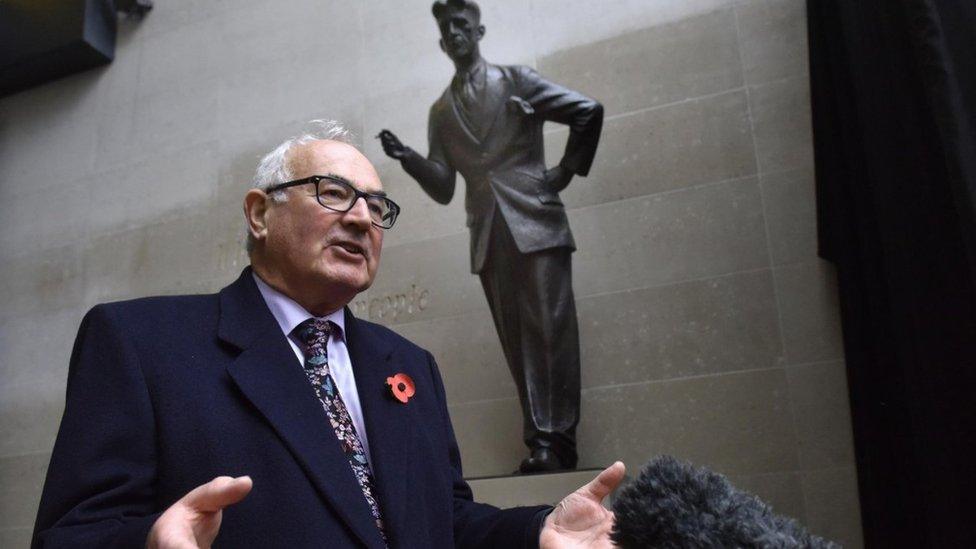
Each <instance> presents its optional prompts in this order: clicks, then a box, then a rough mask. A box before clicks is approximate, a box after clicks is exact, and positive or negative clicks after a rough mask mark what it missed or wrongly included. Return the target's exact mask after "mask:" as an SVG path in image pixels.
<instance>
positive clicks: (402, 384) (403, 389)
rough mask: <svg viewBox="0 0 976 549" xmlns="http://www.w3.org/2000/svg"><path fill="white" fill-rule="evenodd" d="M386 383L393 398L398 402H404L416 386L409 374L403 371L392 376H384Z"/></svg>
mask: <svg viewBox="0 0 976 549" xmlns="http://www.w3.org/2000/svg"><path fill="white" fill-rule="evenodd" d="M386 384H387V385H389V386H390V393H392V394H393V398H395V399H397V400H399V401H400V402H402V403H404V404H406V403H407V401H408V400H410V397H412V396H413V394H414V393H416V392H417V388H416V387H415V386H414V384H413V380H412V379H410V376H408V375H407V374H404V373H399V374H396V375H394V376H393V377H388V378H386Z"/></svg>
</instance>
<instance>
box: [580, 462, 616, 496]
mask: <svg viewBox="0 0 976 549" xmlns="http://www.w3.org/2000/svg"><path fill="white" fill-rule="evenodd" d="M626 472H627V468H626V467H625V466H624V463H623V462H622V461H615V462H614V463H613V465H611V466H610V467H607V468H606V469H604V470H603V471H601V472H600V474H599V475H597V476H596V478H595V479H593V480H591V481H590V482H589V483H587V484H586V485H585V486H583V487H582V488H580V490H579V491H581V492H583V493H584V494H586V495H588V496H589V497H591V498H593V499H595V500H596V501H598V502H601V501H603V498H605V497H607V496H608V495H609V494H610V492H613V491H614V489H616V488H617V486H619V485H620V481H622V480H623V479H624V473H626Z"/></svg>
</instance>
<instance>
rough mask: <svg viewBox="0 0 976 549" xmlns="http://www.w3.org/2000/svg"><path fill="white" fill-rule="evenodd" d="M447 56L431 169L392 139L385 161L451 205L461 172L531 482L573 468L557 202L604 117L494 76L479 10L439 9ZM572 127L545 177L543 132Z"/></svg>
mask: <svg viewBox="0 0 976 549" xmlns="http://www.w3.org/2000/svg"><path fill="white" fill-rule="evenodd" d="M433 13H434V18H435V19H436V20H437V25H438V27H439V28H440V33H441V40H440V46H441V49H442V50H443V51H444V52H445V53H446V54H447V56H448V57H450V58H451V61H452V62H453V63H454V66H455V68H456V72H455V75H454V79H453V80H452V81H451V84H450V86H448V87H447V89H446V90H444V93H443V94H442V95H441V97H440V98H439V99H438V100H437V101H436V102H434V105H433V106H432V107H431V109H430V119H429V127H428V137H429V151H428V155H427V158H424V157H423V156H421V155H420V154H418V153H417V152H415V151H414V150H413V149H411V148H410V147H407V146H405V145H403V144H402V143H401V142H400V140H399V139H398V138H397V137H396V136H395V135H394V134H393V133H392V132H390V131H389V130H383V131H382V132H381V133H380V136H379V137H380V139H381V141H382V145H383V149H384V151H385V152H386V154H387V155H388V156H390V157H392V158H395V159H397V160H399V161H400V162H401V164H402V166H403V168H404V170H406V172H407V173H409V174H410V175H411V176H412V177H413V178H414V179H416V180H417V182H418V183H420V185H421V187H423V189H424V190H425V191H426V192H427V194H429V195H430V197H431V198H433V199H434V200H436V201H437V202H439V203H442V204H447V203H448V202H450V200H451V197H452V196H453V194H454V187H455V177H456V174H457V172H461V175H462V176H463V177H464V181H465V183H466V185H467V187H466V189H467V193H466V197H465V198H466V199H465V208H466V209H467V213H468V219H467V224H468V226H469V227H470V231H471V270H472V272H474V273H476V274H478V276H479V277H480V279H481V284H482V286H483V288H484V291H485V297H486V298H487V299H488V305H489V306H490V308H491V312H492V316H493V318H494V321H495V328H496V330H497V331H498V336H499V338H500V339H501V344H502V349H503V350H504V352H505V358H506V361H507V362H508V366H509V369H510V370H511V373H512V376H513V378H514V380H515V385H516V386H517V387H518V394H519V399H520V400H521V404H522V412H523V418H524V441H525V443H526V445H527V446H528V447H529V449H530V452H531V453H530V455H529V457H528V458H526V459H525V460H524V461H523V462H522V463H521V465H520V466H519V470H520V471H521V472H524V473H532V472H543V471H554V470H559V469H572V468H574V467H575V466H576V462H577V453H576V425H577V423H578V422H579V406H580V359H579V331H578V328H577V320H576V306H575V301H574V297H573V287H572V265H571V253H572V252H573V251H574V250H575V249H576V248H575V243H574V241H573V235H572V233H571V232H570V229H569V222H568V220H567V217H566V209H565V207H564V206H563V204H562V202H561V201H560V199H559V192H560V191H562V190H563V189H564V188H566V186H567V185H569V182H570V180H571V179H572V178H573V175H577V174H578V175H583V176H585V175H586V174H587V173H588V172H589V169H590V164H591V163H592V161H593V156H594V154H595V153H596V148H597V143H598V141H599V138H600V129H601V127H602V124H603V107H602V106H601V105H600V104H599V103H598V102H596V101H594V100H592V99H590V98H588V97H585V96H583V95H582V94H580V93H578V92H575V91H573V90H570V89H567V88H564V87H562V86H560V85H558V84H555V83H553V82H550V81H548V80H546V79H544V78H543V77H542V76H540V75H539V74H538V73H537V72H535V71H534V70H532V69H531V68H528V67H524V66H504V65H493V64H491V63H488V62H486V61H485V60H484V59H483V58H482V57H481V53H480V52H479V48H478V42H479V41H480V40H481V38H482V37H483V36H484V34H485V27H484V25H482V24H481V14H480V10H479V8H478V5H477V4H475V3H474V2H472V1H471V0H446V1H445V0H439V1H437V2H435V3H434V5H433ZM546 120H551V121H554V122H559V123H562V124H566V125H568V126H569V128H570V134H569V141H568V143H567V145H566V151H565V154H564V155H563V157H562V159H561V160H560V162H559V164H557V165H556V166H555V167H553V168H550V169H546V166H545V159H544V150H543V136H542V125H543V122H545V121H546Z"/></svg>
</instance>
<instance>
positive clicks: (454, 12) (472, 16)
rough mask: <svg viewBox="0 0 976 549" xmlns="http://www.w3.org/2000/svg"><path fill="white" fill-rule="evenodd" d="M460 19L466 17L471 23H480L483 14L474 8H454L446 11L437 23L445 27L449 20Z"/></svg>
mask: <svg viewBox="0 0 976 549" xmlns="http://www.w3.org/2000/svg"><path fill="white" fill-rule="evenodd" d="M458 19H464V20H466V21H468V22H470V23H478V22H479V21H480V19H481V16H480V15H479V14H478V12H476V11H475V10H474V8H461V9H458V8H454V9H450V10H449V11H447V12H445V13H444V14H443V15H442V16H441V17H440V18H438V20H437V24H438V26H441V27H443V26H444V25H446V24H447V23H448V21H456V20H458Z"/></svg>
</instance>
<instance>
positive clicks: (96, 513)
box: [33, 269, 545, 548]
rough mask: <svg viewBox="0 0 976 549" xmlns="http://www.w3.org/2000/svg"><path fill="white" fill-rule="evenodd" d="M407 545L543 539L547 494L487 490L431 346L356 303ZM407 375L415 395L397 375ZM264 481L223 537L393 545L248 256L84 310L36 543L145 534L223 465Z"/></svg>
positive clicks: (386, 495) (365, 368) (379, 474)
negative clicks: (393, 380) (158, 292)
mask: <svg viewBox="0 0 976 549" xmlns="http://www.w3.org/2000/svg"><path fill="white" fill-rule="evenodd" d="M346 338H347V344H348V348H349V355H350V358H351V359H352V363H353V369H354V372H355V377H356V386H357V387H358V389H359V398H360V401H361V404H362V408H363V415H364V420H365V423H366V431H367V436H368V439H369V444H370V451H371V455H372V458H373V462H374V463H373V466H374V473H375V477H376V484H377V489H378V493H379V501H380V505H381V509H382V513H383V517H384V520H385V524H386V528H387V533H388V535H389V538H390V546H391V547H409V548H414V547H416V548H426V547H453V546H459V547H501V546H510V547H523V546H524V547H531V546H535V545H537V543H538V535H539V528H540V525H541V521H542V518H543V517H544V515H545V512H544V511H545V508H542V507H533V508H516V509H509V510H498V509H496V508H494V507H491V506H488V505H483V504H478V503H473V502H472V501H471V491H470V489H469V488H468V485H467V484H466V483H465V482H464V480H463V478H462V475H461V460H460V455H459V453H458V448H457V443H456V441H455V438H454V432H453V429H452V427H451V423H450V418H449V417H448V413H447V405H446V401H445V395H444V387H443V385H442V383H441V378H440V375H439V373H438V371H437V366H436V364H435V363H434V359H433V358H432V357H431V355H430V354H429V353H428V352H427V351H425V350H423V349H421V348H419V347H417V346H416V345H414V344H412V343H410V342H409V341H407V340H405V339H403V338H402V337H400V336H398V335H396V334H395V333H393V332H391V331H390V330H388V329H386V328H383V327H381V326H379V325H376V324H373V323H370V322H365V321H362V320H357V319H355V318H354V317H353V316H352V315H351V313H350V312H349V311H348V310H346ZM397 373H406V374H408V375H409V376H410V377H411V378H413V380H414V382H415V384H416V394H415V395H414V396H413V397H412V398H411V399H410V400H409V402H408V403H406V404H403V403H401V402H399V401H397V400H395V399H393V398H392V397H391V395H390V392H389V388H388V387H387V386H386V383H385V380H386V378H387V377H389V376H392V375H394V374H397ZM220 475H229V476H239V475H250V476H251V478H252V479H253V480H254V488H253V489H252V491H251V493H250V494H249V495H248V496H247V498H245V499H244V500H243V501H242V502H240V503H238V504H236V505H233V506H231V507H228V508H227V509H226V510H225V511H224V515H223V523H222V525H221V528H220V534H219V535H218V537H217V540H216V542H215V544H214V546H215V547H262V548H264V547H364V546H365V547H382V540H381V538H380V535H379V532H378V530H377V529H376V526H375V523H374V522H373V520H372V518H371V516H370V512H369V508H368V506H367V504H366V501H365V499H364V498H363V495H362V492H361V490H360V487H359V485H358V483H357V482H356V479H355V477H354V476H353V473H352V470H351V468H350V467H349V464H348V462H347V461H346V457H345V455H344V454H343V452H342V450H341V448H340V446H339V442H338V439H337V438H336V436H335V434H334V432H333V430H332V428H331V426H330V425H329V422H328V420H327V418H326V415H325V412H324V410H323V409H322V406H321V404H320V403H319V401H318V400H317V399H316V397H315V395H314V393H313V391H312V388H311V386H310V385H309V383H308V381H307V379H306V377H305V374H304V372H303V371H302V368H301V367H300V366H299V365H298V364H297V361H296V358H295V355H294V352H293V351H292V349H291V347H290V346H289V345H288V342H287V340H286V339H285V336H284V335H283V334H282V333H281V329H280V328H279V326H278V324H277V322H276V321H275V319H274V317H273V315H272V314H271V312H270V310H268V308H267V306H266V305H265V303H264V300H263V299H262V297H261V295H260V293H259V292H258V289H257V286H256V285H255V283H254V280H253V279H252V276H251V271H250V269H245V271H244V273H242V275H241V277H240V278H239V279H238V280H237V281H236V282H234V283H233V284H231V285H230V286H228V287H226V288H224V289H223V290H222V291H221V292H220V293H219V294H215V295H199V296H172V297H153V298H146V299H138V300H134V301H126V302H120V303H112V304H107V305H98V306H96V307H95V308H93V309H92V310H91V311H90V312H89V313H88V314H87V315H86V316H85V319H84V320H83V321H82V324H81V328H80V330H79V334H78V339H77V341H76V342H75V347H74V352H73V354H72V358H71V366H70V371H69V374H68V390H67V401H66V406H65V411H64V417H63V419H62V422H61V429H60V432H59V433H58V438H57V442H56V444H55V447H54V453H53V455H52V457H51V464H50V466H49V469H48V475H47V481H46V483H45V486H44V492H43V495H42V498H41V504H40V509H39V511H38V516H37V523H36V525H35V532H34V540H33V546H34V547H72V548H79V547H144V545H145V540H146V536H147V534H148V532H149V529H150V528H151V526H152V524H153V522H154V521H155V520H156V519H157V518H158V516H159V514H160V513H161V512H162V511H164V510H165V509H166V508H167V507H168V506H169V505H171V504H172V503H173V502H174V501H176V500H177V499H179V498H181V497H182V496H183V495H185V494H186V493H187V492H189V491H190V490H192V489H193V488H195V487H196V486H198V485H200V484H203V483H206V482H208V481H210V480H211V479H213V478H214V477H216V476H220Z"/></svg>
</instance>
